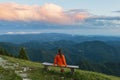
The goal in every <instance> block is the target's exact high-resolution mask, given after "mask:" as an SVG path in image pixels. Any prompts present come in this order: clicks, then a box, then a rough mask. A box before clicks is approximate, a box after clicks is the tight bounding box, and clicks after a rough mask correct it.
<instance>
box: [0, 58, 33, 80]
mask: <svg viewBox="0 0 120 80" xmlns="http://www.w3.org/2000/svg"><path fill="white" fill-rule="evenodd" d="M0 66H2V67H3V68H4V69H12V70H14V71H15V73H16V74H17V75H19V76H20V77H22V80H31V79H30V78H28V74H27V71H28V70H30V69H29V67H21V66H20V65H19V63H12V62H9V61H8V60H5V59H3V58H2V57H0Z"/></svg>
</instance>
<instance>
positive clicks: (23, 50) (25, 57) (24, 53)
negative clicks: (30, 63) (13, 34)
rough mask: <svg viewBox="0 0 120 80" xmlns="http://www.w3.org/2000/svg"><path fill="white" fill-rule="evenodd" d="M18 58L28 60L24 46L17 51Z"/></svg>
mask: <svg viewBox="0 0 120 80" xmlns="http://www.w3.org/2000/svg"><path fill="white" fill-rule="evenodd" d="M18 58H20V59H25V60H29V58H28V56H27V54H26V50H25V48H23V47H22V48H21V49H20V51H19V55H18Z"/></svg>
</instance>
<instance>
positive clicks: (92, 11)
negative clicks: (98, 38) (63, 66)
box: [0, 0, 120, 36]
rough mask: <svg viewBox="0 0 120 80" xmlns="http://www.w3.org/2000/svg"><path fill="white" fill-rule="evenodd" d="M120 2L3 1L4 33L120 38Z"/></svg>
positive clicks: (0, 21)
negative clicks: (63, 34) (110, 36)
mask: <svg viewBox="0 0 120 80" xmlns="http://www.w3.org/2000/svg"><path fill="white" fill-rule="evenodd" d="M119 4H120V0H0V34H17V33H19V34H20V33H21V34H27V33H42V32H44V33H46V32H47V33H49V32H50V33H51V32H56V33H68V34H78V35H112V36H120V33H119V31H120V5H119Z"/></svg>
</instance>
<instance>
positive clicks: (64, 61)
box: [63, 55, 67, 67]
mask: <svg viewBox="0 0 120 80" xmlns="http://www.w3.org/2000/svg"><path fill="white" fill-rule="evenodd" d="M63 63H64V65H65V67H66V66H67V63H66V59H65V56H64V55H63Z"/></svg>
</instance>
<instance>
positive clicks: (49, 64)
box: [42, 62, 79, 68]
mask: <svg viewBox="0 0 120 80" xmlns="http://www.w3.org/2000/svg"><path fill="white" fill-rule="evenodd" d="M42 64H43V65H46V66H53V63H48V62H44V63H42ZM58 67H59V66H58ZM67 68H79V66H75V65H67Z"/></svg>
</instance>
